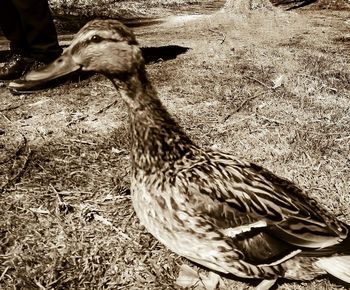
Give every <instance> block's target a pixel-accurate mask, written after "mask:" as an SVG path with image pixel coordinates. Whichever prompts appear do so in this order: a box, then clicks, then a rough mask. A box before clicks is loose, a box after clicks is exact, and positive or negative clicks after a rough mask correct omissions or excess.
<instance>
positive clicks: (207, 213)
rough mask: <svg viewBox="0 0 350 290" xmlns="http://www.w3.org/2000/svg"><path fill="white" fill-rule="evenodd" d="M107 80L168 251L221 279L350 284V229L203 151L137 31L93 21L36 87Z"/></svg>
mask: <svg viewBox="0 0 350 290" xmlns="http://www.w3.org/2000/svg"><path fill="white" fill-rule="evenodd" d="M78 70H80V71H92V72H97V73H101V74H103V75H105V76H106V77H107V78H108V79H109V80H110V81H111V82H112V83H113V85H114V87H115V89H116V90H117V91H118V95H119V96H120V98H122V99H123V101H124V102H125V103H126V105H127V108H128V115H129V124H130V136H131V137H130V146H131V149H130V155H131V157H130V162H131V185H130V190H131V200H132V204H133V207H134V210H135V212H136V215H137V217H138V218H139V220H140V222H141V224H143V225H144V227H145V228H146V230H147V231H148V232H149V233H151V234H152V235H153V236H154V237H155V238H156V239H157V240H158V241H160V242H161V243H162V244H164V245H165V246H166V247H167V248H168V249H170V250H171V251H173V252H175V253H176V254H178V255H180V256H182V257H185V258H186V259H188V260H190V261H192V262H194V263H196V264H198V265H201V266H203V267H204V268H207V269H209V270H212V271H214V272H216V273H220V274H223V275H225V274H228V275H232V276H236V277H241V278H255V279H260V280H261V283H260V284H259V285H258V286H257V289H269V288H271V287H272V286H273V285H274V284H275V282H276V281H277V280H278V279H279V278H284V279H289V280H296V281H308V280H312V279H314V278H316V277H319V276H321V275H331V276H334V277H336V278H338V279H340V280H342V281H344V282H345V283H350V234H349V232H350V226H349V225H348V224H346V223H344V222H342V221H340V220H338V219H336V218H335V217H334V215H333V214H332V213H331V212H329V211H327V210H325V209H324V208H323V207H322V206H321V205H319V204H318V203H317V202H316V200H315V199H312V198H311V197H309V196H308V195H307V193H306V192H305V191H303V190H302V189H301V188H300V187H298V186H297V185H295V184H294V183H292V182H291V181H289V180H287V179H285V178H282V177H279V176H277V175H275V174H274V173H272V172H271V171H269V170H268V169H265V168H263V167H261V166H259V165H257V164H255V163H252V162H248V161H242V160H239V159H238V158H236V157H235V156H234V155H232V154H230V153H226V152H223V151H219V150H214V149H212V150H211V149H203V148H201V147H200V146H198V145H196V144H195V142H193V141H192V140H191V138H190V137H189V135H188V134H186V132H185V131H184V130H183V129H182V128H181V127H180V126H179V124H178V123H177V121H176V120H175V119H174V118H173V117H172V116H171V114H170V113H169V112H168V111H167V109H166V108H165V106H164V105H163V104H162V102H161V101H160V98H159V97H158V94H157V92H156V90H155V88H154V86H153V85H152V83H151V81H150V78H149V77H148V74H147V72H146V68H145V62H144V59H143V57H142V53H141V50H140V47H139V45H138V42H137V40H136V37H135V35H134V33H133V32H132V30H131V29H130V28H128V27H126V26H124V25H123V24H122V23H121V22H119V21H117V20H93V21H91V22H88V23H87V24H86V25H85V26H84V27H83V28H82V29H81V30H80V31H79V32H78V33H77V34H76V35H75V37H74V39H73V40H72V42H71V44H70V46H69V47H67V48H66V49H65V50H64V52H63V53H62V55H61V56H60V57H59V58H57V60H55V61H54V62H53V63H51V64H50V65H48V66H47V67H45V68H43V69H41V70H39V71H35V72H31V73H29V74H28V75H27V76H26V77H27V79H28V80H29V81H40V80H45V81H47V80H50V79H54V78H57V77H60V76H62V75H66V74H69V73H72V72H74V71H78Z"/></svg>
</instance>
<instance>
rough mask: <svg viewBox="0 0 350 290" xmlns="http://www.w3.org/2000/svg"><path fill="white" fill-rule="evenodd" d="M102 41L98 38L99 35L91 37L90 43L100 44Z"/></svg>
mask: <svg viewBox="0 0 350 290" xmlns="http://www.w3.org/2000/svg"><path fill="white" fill-rule="evenodd" d="M102 40H103V38H102V37H101V36H99V35H96V34H95V35H93V36H92V37H91V41H92V42H96V43H97V42H101V41H102Z"/></svg>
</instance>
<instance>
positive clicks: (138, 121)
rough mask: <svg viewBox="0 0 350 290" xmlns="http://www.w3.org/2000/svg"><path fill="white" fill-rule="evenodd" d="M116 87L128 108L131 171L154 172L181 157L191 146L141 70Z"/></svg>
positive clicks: (115, 81)
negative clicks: (133, 169)
mask: <svg viewBox="0 0 350 290" xmlns="http://www.w3.org/2000/svg"><path fill="white" fill-rule="evenodd" d="M112 81H113V83H114V84H116V86H117V87H118V89H119V91H120V93H121V96H122V98H123V99H124V101H125V102H126V104H127V105H128V109H129V122H130V134H131V159H132V165H133V168H138V169H143V170H145V171H146V172H155V171H156V170H159V169H161V168H164V167H167V168H168V167H169V166H170V167H171V164H172V163H173V162H174V161H176V160H178V159H180V158H181V157H183V156H184V155H185V154H187V153H188V152H189V151H190V150H192V149H193V147H194V144H193V143H192V141H191V139H190V138H189V137H188V136H187V135H186V134H185V133H184V132H183V130H182V129H181V128H180V126H179V125H178V124H177V123H176V121H175V120H174V119H173V118H172V117H171V116H170V114H169V113H168V111H167V110H166V109H165V108H164V106H163V105H162V103H161V101H160V100H159V98H158V96H157V92H156V91H155V89H154V88H153V86H152V84H151V83H150V81H149V80H148V78H147V75H146V72H145V70H144V68H143V67H142V68H141V69H139V70H138V71H137V72H135V73H134V74H132V75H129V76H126V77H125V79H124V80H123V82H122V84H121V85H120V82H119V85H118V81H117V79H113V78H112Z"/></svg>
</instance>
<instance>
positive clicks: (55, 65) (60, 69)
mask: <svg viewBox="0 0 350 290" xmlns="http://www.w3.org/2000/svg"><path fill="white" fill-rule="evenodd" d="M80 69H81V66H80V65H79V64H77V63H76V62H75V61H74V59H73V57H72V55H71V54H70V51H69V50H65V51H64V52H63V53H62V55H61V56H60V57H58V58H57V59H56V60H55V61H54V62H52V63H50V64H48V65H47V66H44V67H43V68H41V69H39V70H37V71H31V72H29V73H28V74H27V75H26V76H25V77H24V80H25V81H27V82H47V81H51V80H54V79H57V78H59V77H62V76H65V75H68V74H70V73H72V72H75V71H77V70H80Z"/></svg>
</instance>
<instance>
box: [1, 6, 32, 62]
mask: <svg viewBox="0 0 350 290" xmlns="http://www.w3.org/2000/svg"><path fill="white" fill-rule="evenodd" d="M0 27H1V30H2V32H3V33H4V35H5V37H6V38H7V39H8V40H9V41H10V48H11V53H12V54H21V55H26V54H27V52H28V45H27V41H26V38H25V36H24V32H23V29H22V25H21V18H20V15H19V14H18V12H17V10H16V8H15V6H13V3H12V1H11V0H0Z"/></svg>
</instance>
